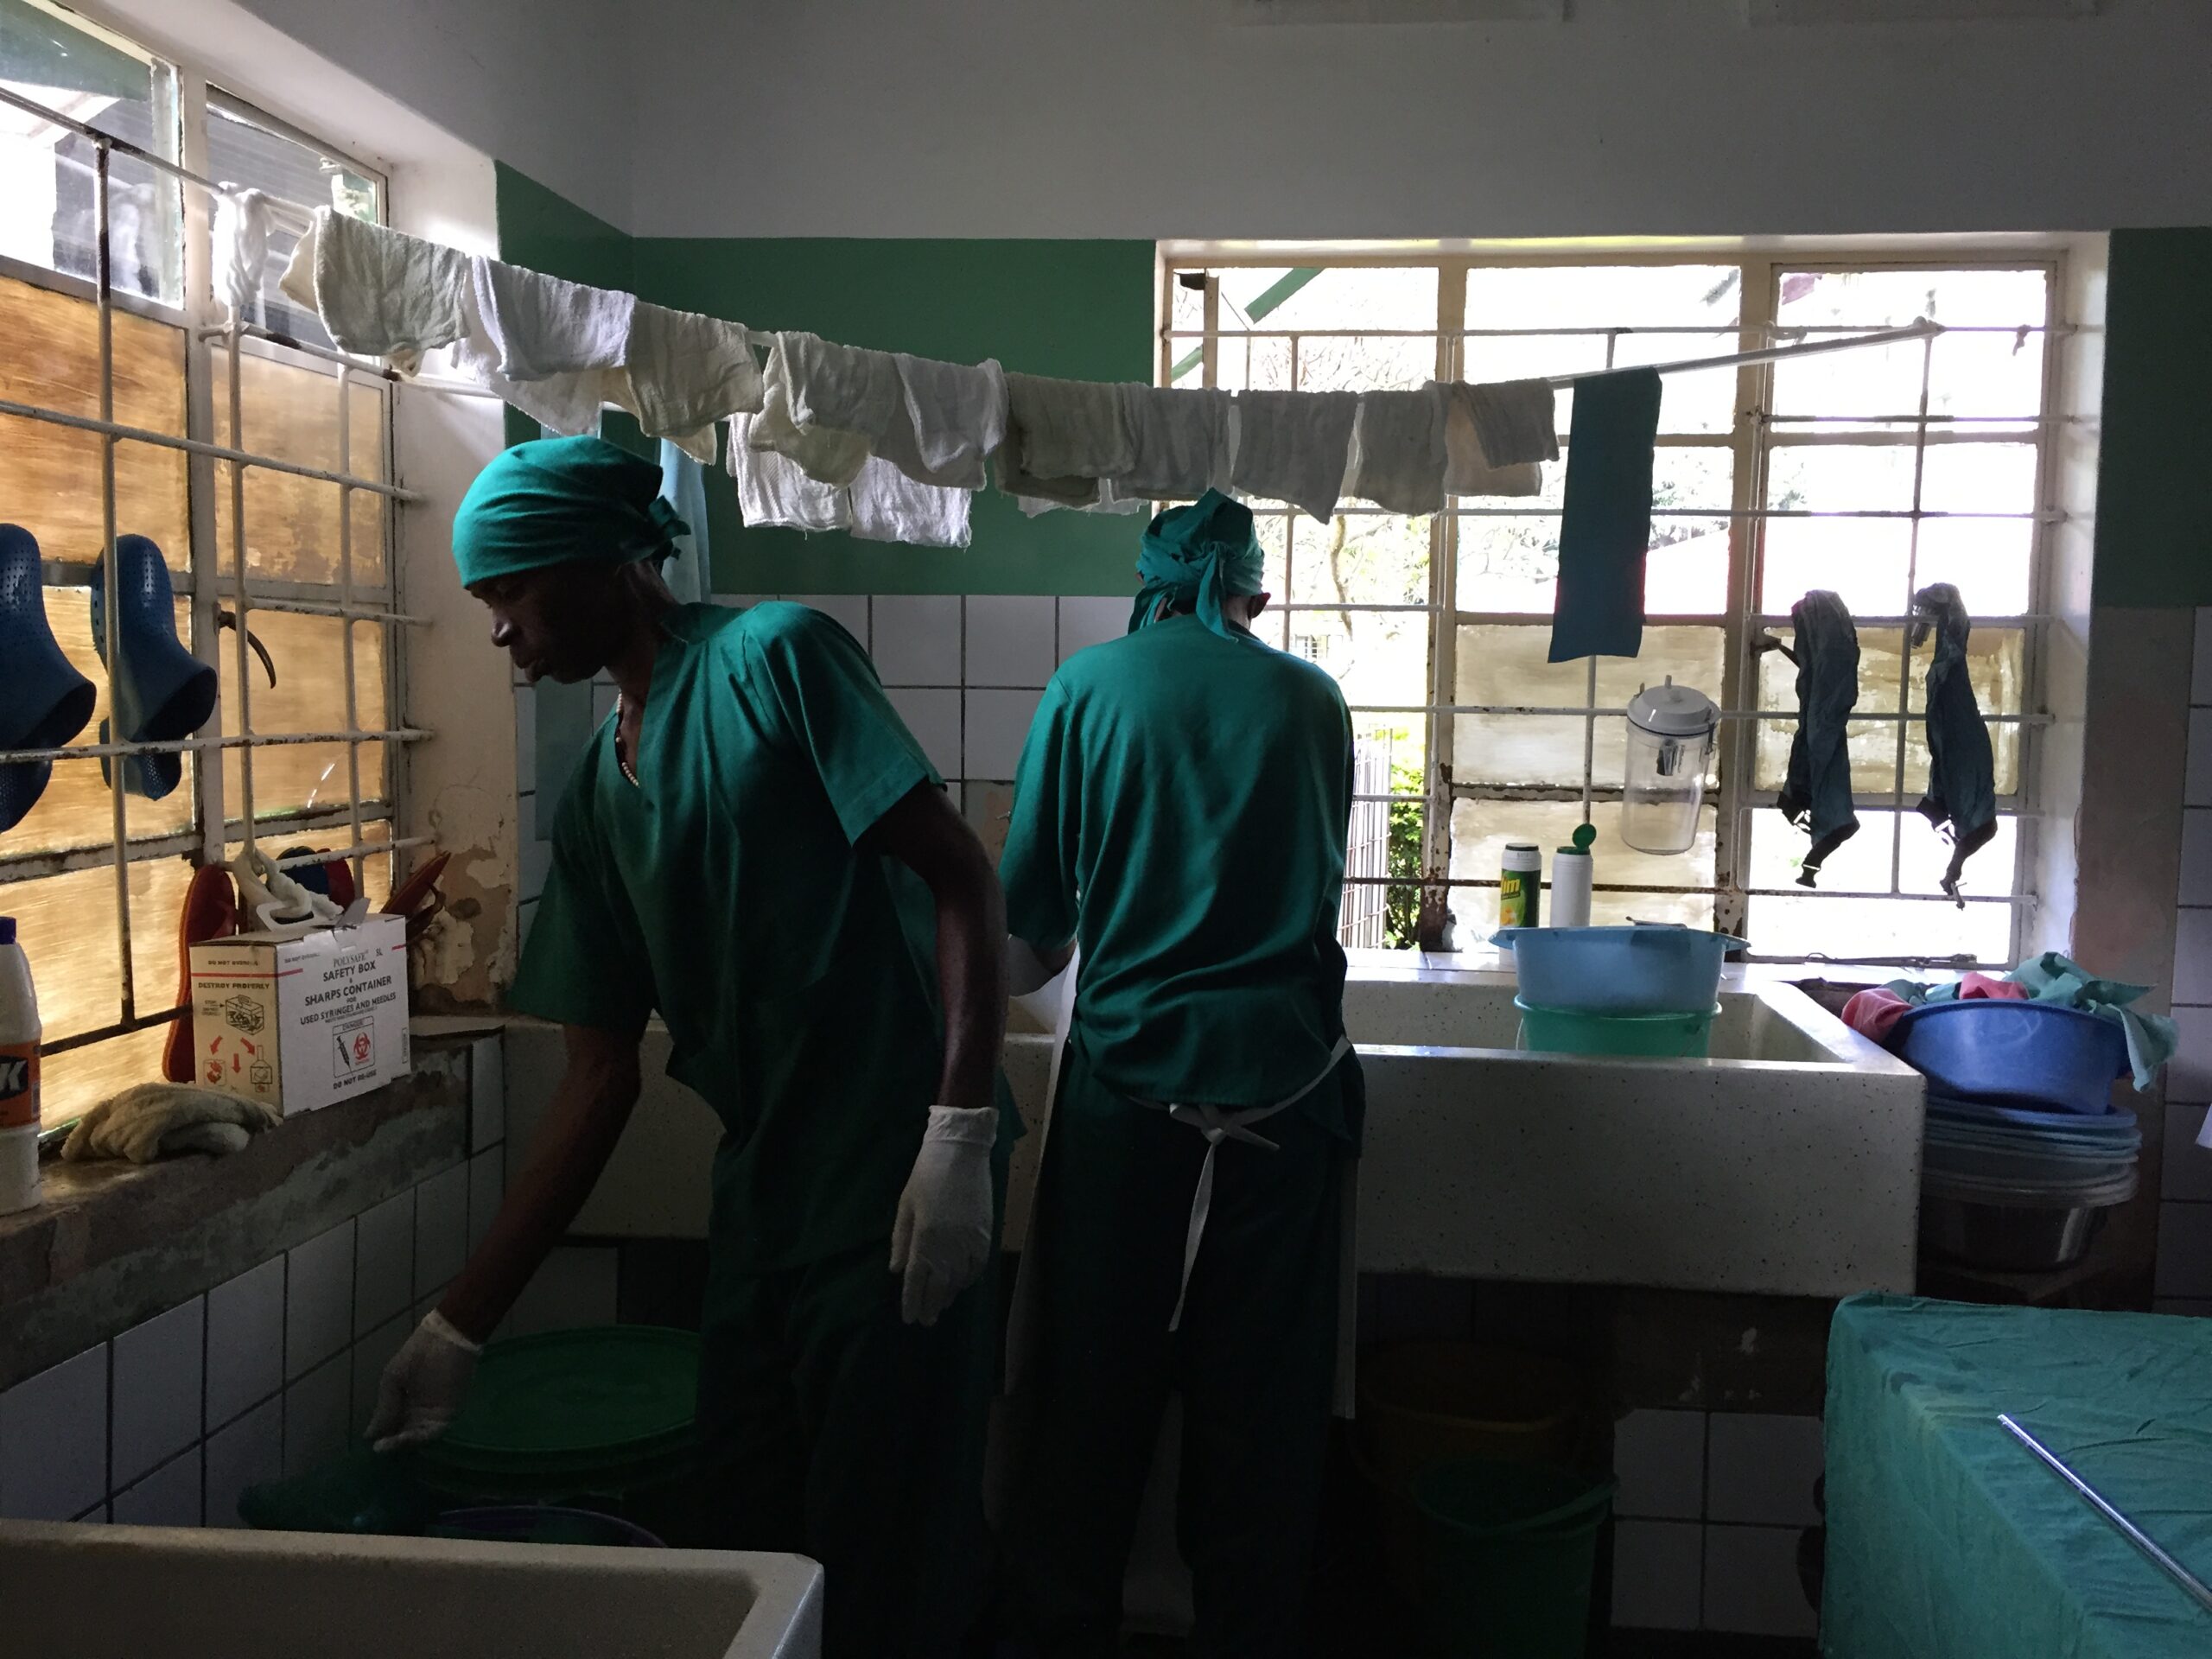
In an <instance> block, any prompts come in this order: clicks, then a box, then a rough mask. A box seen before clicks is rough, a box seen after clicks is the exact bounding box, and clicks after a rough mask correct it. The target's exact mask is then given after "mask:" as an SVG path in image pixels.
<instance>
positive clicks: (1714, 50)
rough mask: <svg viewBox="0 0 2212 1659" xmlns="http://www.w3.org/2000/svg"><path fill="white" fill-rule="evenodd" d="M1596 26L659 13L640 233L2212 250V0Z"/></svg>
mask: <svg viewBox="0 0 2212 1659" xmlns="http://www.w3.org/2000/svg"><path fill="white" fill-rule="evenodd" d="M255 3H256V4H257V5H262V6H273V5H275V4H276V3H277V0H255ZM326 3H335V0H326ZM286 9H287V10H291V9H296V8H294V7H287V8H286ZM504 9H505V8H502V10H504ZM362 10H363V11H364V12H366V11H368V10H372V9H370V8H363V9H362ZM409 10H414V8H412V7H410V8H409ZM1569 10H1570V12H1571V14H1572V16H1571V17H1570V20H1569V21H1568V22H1566V23H1564V24H1552V23H1532V22H1523V23H1501V24H1487V25H1485V24H1448V25H1421V24H1412V25H1368V26H1354V27H1319V28H1314V27H1281V26H1277V27H1238V26H1234V25H1232V24H1231V23H1230V22H1229V18H1230V14H1231V11H1232V7H1231V5H1230V0H1112V3H1102V0H962V3H960V4H959V5H957V6H948V5H914V4H912V3H909V0H760V3H753V4H747V5H744V6H734V5H732V4H730V3H728V0H639V3H633V4H632V5H630V6H629V7H627V8H626V16H629V17H630V18H632V19H633V20H635V22H636V25H637V29H638V35H637V48H638V51H639V60H638V65H637V72H636V80H635V83H634V84H635V86H636V88H637V92H638V96H637V98H636V99H635V101H634V102H635V109H636V120H637V123H638V125H637V144H636V150H635V155H636V164H637V172H636V179H635V182H634V188H633V196H632V200H633V202H634V206H633V207H632V216H631V219H630V226H631V228H632V229H633V230H635V231H637V232H639V233H642V234H648V235H656V236H798V235H824V236H828V235H835V236H1017V235H1035V236H1116V237H1136V238H1153V237H1170V238H1172V237H1185V236H1188V237H1239V238H1243V237H1249V238H1365V237H1373V238H1385V237H1389V238H1401V237H1423V238H1426V237H1440V236H1447V237H1458V236H1467V237H1529V236H1567V235H1578V236H1587V235H1662V234H1663V235H1671V234H1731V233H1741V232H1766V233H1777V232H1808V233H1836V232H1904V231H1986V230H2101V229H2108V228H2111V227H2113V226H2133V225H2151V224H2204V223H2207V222H2212V100H2208V99H2207V96H2206V89H2207V88H2208V86H2212V5H2208V4H2206V3H2204V0H2105V3H2104V5H2103V8H2102V11H2101V15H2099V16H2092V17H2087V18H2046V19H2041V20H2032V21H2018V22H1979V23H1940V22H1939V23H1904V24H1894V23H1893V24H1878V25H1875V24H1860V25H1842V26H1820V27H1753V26H1751V25H1748V24H1747V23H1746V22H1745V21H1744V19H1745V10H1744V6H1743V0H1574V3H1573V6H1572V7H1570V8H1569ZM660 41H669V42H671V44H670V45H669V46H668V47H666V48H664V47H662V46H661V45H660V44H659V42H660Z"/></svg>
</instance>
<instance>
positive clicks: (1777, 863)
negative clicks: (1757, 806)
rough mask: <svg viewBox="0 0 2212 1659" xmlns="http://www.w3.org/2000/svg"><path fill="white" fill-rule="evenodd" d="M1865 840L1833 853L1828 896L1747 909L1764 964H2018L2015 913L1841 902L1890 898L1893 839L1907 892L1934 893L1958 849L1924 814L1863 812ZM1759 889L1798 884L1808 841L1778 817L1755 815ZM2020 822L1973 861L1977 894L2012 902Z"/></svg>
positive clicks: (1860, 837) (1756, 901) (1753, 863)
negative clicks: (1868, 960) (1898, 836)
mask: <svg viewBox="0 0 2212 1659" xmlns="http://www.w3.org/2000/svg"><path fill="white" fill-rule="evenodd" d="M1751 820H1752V824H1751V858H1750V870H1751V878H1750V885H1751V887H1754V888H1756V889H1764V890H1771V889H1775V888H1786V887H1793V886H1794V885H1795V884H1796V878H1797V872H1798V869H1799V868H1800V863H1801V861H1802V858H1803V856H1804V852H1805V849H1806V847H1807V845H1808V842H1807V841H1806V838H1805V836H1804V833H1803V832H1802V830H1798V829H1793V828H1791V827H1790V826H1789V824H1788V823H1785V822H1783V817H1782V815H1781V814H1780V813H1779V812H1771V811H1760V812H1754V813H1752V814H1751ZM1899 831H1901V832H1902V840H1901V841H1900V842H1899V843H1898V848H1897V850H1898V852H1899V854H1900V855H1901V858H1902V869H1903V874H1902V878H1901V881H1900V885H1901V886H1902V887H1904V889H1905V890H1906V891H1908V892H1914V893H1935V892H1937V891H1938V890H1939V889H1938V883H1939V881H1940V880H1941V878H1942V874H1943V870H1944V868H1945V867H1946V866H1947V865H1948V864H1949V862H1950V858H1951V849H1950V845H1949V843H1948V842H1945V841H1944V840H1943V839H1942V836H1940V835H1939V834H1938V833H1937V832H1936V829H1934V828H1933V827H1932V826H1931V825H1930V824H1929V823H1928V822H1927V821H1926V820H1925V819H1923V817H1920V815H1919V814H1918V813H1916V812H1908V813H1906V814H1905V815H1904V823H1902V824H1901V825H1900V824H1898V823H1897V822H1896V816H1895V815H1894V814H1892V813H1889V812H1872V811H1861V812H1860V813H1859V833H1858V834H1857V835H1856V836H1853V837H1852V839H1851V840H1849V841H1847V842H1845V843H1844V844H1843V845H1842V846H1841V847H1840V848H1838V849H1836V850H1835V851H1834V852H1833V853H1831V854H1830V855H1828V857H1827V861H1826V863H1825V864H1824V865H1823V866H1822V868H1821V878H1820V880H1821V887H1820V889H1819V891H1820V892H1821V893H1823V894H1824V895H1825V896H1820V897H1815V896H1814V895H1813V894H1810V893H1808V894H1807V895H1806V896H1805V897H1803V898H1799V897H1797V896H1796V895H1795V894H1794V893H1792V894H1789V895H1786V896H1783V897H1780V898H1767V897H1764V896H1762V897H1757V898H1753V899H1749V900H1747V901H1746V902H1747V904H1748V905H1749V912H1748V920H1747V921H1746V923H1745V930H1744V931H1745V937H1746V938H1749V939H1750V940H1751V949H1752V950H1754V951H1755V952H1757V953H1758V954H1759V955H1761V956H1770V957H1826V958H1827V959H1829V960H1832V961H1850V960H1853V958H1856V957H1920V958H1927V959H1929V960H1939V961H1940V960H1943V959H1946V958H1949V957H1968V958H1971V959H1974V960H1977V961H1980V962H1981V963H1999V964H2007V965H2009V964H2010V963H2011V962H2012V907H2011V906H2006V905H1985V904H1973V905H1968V906H1966V907H1965V908H1964V909H1961V908H1960V907H1958V906H1955V905H1950V904H1942V903H1929V902H1926V901H1923V900H1916V899H1845V898H1839V897H1835V896H1834V895H1835V894H1839V893H1863V892H1868V891H1874V892H1885V891H1887V889H1888V887H1889V885H1890V854H1891V835H1892V834H1893V833H1895V832H1899ZM2017 831H2018V820H2016V819H2014V818H2012V817H1999V819H1998V821H1997V836H1996V839H1995V840H1993V841H1992V842H1990V843H1989V844H1988V845H1987V846H1986V847H1984V848H1983V849H1981V850H1980V852H1978V853H1976V854H1974V856H1973V857H1972V858H1970V859H1968V860H1967V864H1966V869H1965V871H1964V874H1963V875H1962V878H1961V887H1962V890H1963V891H1964V892H1966V893H1968V894H1970V895H1971V894H1975V893H1981V894H1989V893H2011V892H2012V887H2013V866H2014V861H2015V859H2016V856H2017V852H2018V835H2017Z"/></svg>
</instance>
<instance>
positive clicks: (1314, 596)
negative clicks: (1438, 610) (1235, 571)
mask: <svg viewBox="0 0 2212 1659" xmlns="http://www.w3.org/2000/svg"><path fill="white" fill-rule="evenodd" d="M1429 523H1430V521H1429V520H1428V519H1427V518H1395V517H1388V516H1385V515H1383V514H1381V513H1339V514H1338V516H1337V517H1336V518H1334V519H1333V520H1332V521H1331V522H1330V523H1329V524H1315V523H1314V522H1313V520H1312V519H1311V518H1300V519H1295V520H1294V521H1292V523H1291V526H1290V537H1291V586H1290V589H1289V592H1288V594H1287V599H1288V601H1290V602H1293V603H1295V604H1300V605H1421V604H1426V603H1427V601H1428V563H1429V561H1428V552H1429Z"/></svg>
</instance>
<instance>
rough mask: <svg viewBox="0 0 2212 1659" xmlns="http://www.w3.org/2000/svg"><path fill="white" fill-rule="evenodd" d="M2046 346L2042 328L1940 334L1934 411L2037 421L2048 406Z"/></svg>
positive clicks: (1931, 388) (1931, 387)
mask: <svg viewBox="0 0 2212 1659" xmlns="http://www.w3.org/2000/svg"><path fill="white" fill-rule="evenodd" d="M2038 312H2040V307H2038ZM2037 320H2038V321H2040V316H2039V315H2038V319H2037ZM2043 347H2044V336H2043V334H2042V333H2041V331H2040V330H2037V331H2035V332H2030V333H2016V334H2004V333H1999V334H1970V333H1966V332H1963V331H1962V332H1961V333H1958V334H1943V335H1940V336H1938V337H1937V339H1936V353H1935V358H1934V359H1933V361H1932V362H1931V363H1930V365H1929V382H1928V412H1929V414H1931V415H1955V416H2009V417H2012V418H2027V419H2032V418H2033V417H2034V416H2036V415H2037V413H2038V412H2039V411H2040V410H2042V408H2043ZM1892 412H1902V411H1892Z"/></svg>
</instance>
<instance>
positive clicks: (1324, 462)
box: [1233, 391, 1359, 523]
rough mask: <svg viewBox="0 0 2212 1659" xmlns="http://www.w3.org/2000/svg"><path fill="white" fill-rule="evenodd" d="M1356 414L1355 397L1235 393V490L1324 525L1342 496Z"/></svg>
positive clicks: (1316, 393) (1336, 393)
mask: <svg viewBox="0 0 2212 1659" xmlns="http://www.w3.org/2000/svg"><path fill="white" fill-rule="evenodd" d="M1358 413H1359V394H1358V393H1357V392H1351V391H1241V392H1239V393H1237V394H1236V422H1237V437H1236V466H1235V467H1234V469H1233V474H1234V477H1235V480H1236V488H1237V490H1238V491H1239V492H1240V493H1243V494H1245V495H1249V496H1255V497H1257V498H1259V499H1262V500H1263V501H1288V502H1290V503H1292V504H1293V505H1295V506H1298V507H1300V508H1302V509H1303V510H1304V511H1305V512H1306V513H1307V514H1308V515H1309V516H1310V517H1312V518H1319V519H1320V520H1321V521H1322V522H1323V523H1326V522H1327V521H1328V519H1329V518H1330V517H1331V516H1332V515H1333V514H1334V513H1335V512H1336V510H1337V498H1338V496H1340V495H1342V494H1343V493H1344V468H1345V465H1346V463H1347V461H1349V459H1350V457H1351V429H1352V423H1353V421H1354V420H1355V419H1356V418H1357V416H1358Z"/></svg>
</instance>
